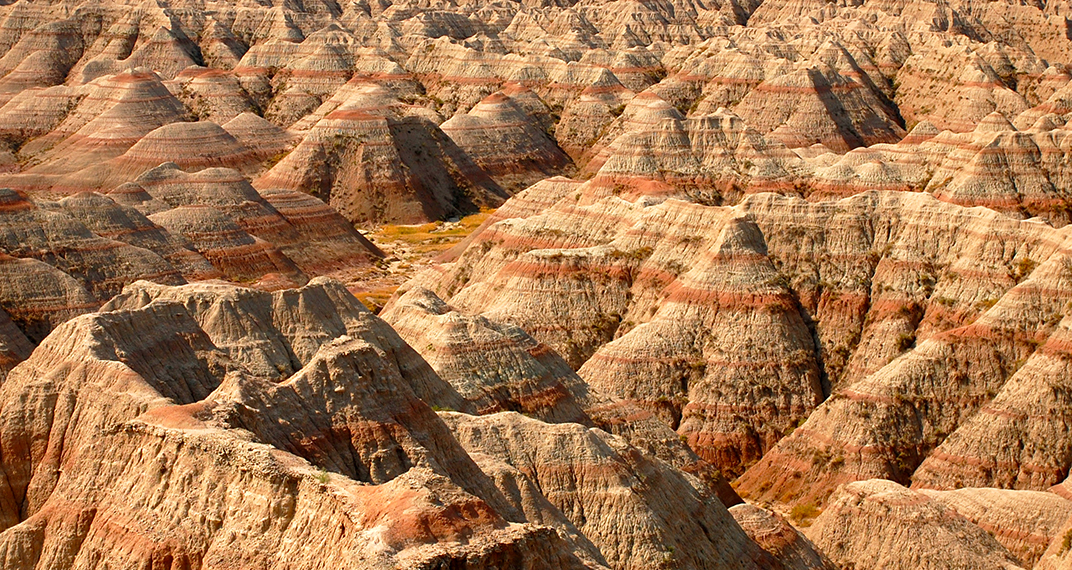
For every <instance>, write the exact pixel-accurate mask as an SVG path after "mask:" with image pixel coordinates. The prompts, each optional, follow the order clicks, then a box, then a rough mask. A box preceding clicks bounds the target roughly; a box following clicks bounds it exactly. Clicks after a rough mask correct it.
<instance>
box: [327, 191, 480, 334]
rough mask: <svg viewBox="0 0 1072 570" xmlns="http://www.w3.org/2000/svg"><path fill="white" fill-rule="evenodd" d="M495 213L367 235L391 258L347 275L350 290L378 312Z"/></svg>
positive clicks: (392, 227) (388, 228) (389, 228)
mask: <svg viewBox="0 0 1072 570" xmlns="http://www.w3.org/2000/svg"><path fill="white" fill-rule="evenodd" d="M492 212H494V210H486V211H482V212H479V213H476V214H472V215H469V216H466V217H464V218H462V219H461V220H459V221H458V222H456V223H449V222H430V223H427V224H414V225H386V226H383V227H381V228H379V229H377V230H376V231H374V232H370V233H368V234H366V235H365V237H367V238H369V240H371V241H372V242H373V243H375V244H376V246H377V247H379V248H380V249H382V250H383V251H384V253H385V254H386V255H387V257H386V259H384V260H383V262H380V263H377V264H376V265H374V266H373V267H371V268H369V269H368V270H367V271H365V272H363V273H361V274H355V275H349V276H347V278H346V279H345V281H346V283H347V287H348V288H349V289H350V292H351V293H353V294H354V296H355V297H357V298H358V299H359V300H360V301H361V302H362V303H364V304H365V306H366V307H368V309H369V310H370V311H372V312H374V313H378V312H379V311H380V309H382V308H383V306H384V305H385V304H386V303H387V301H388V300H390V299H391V295H393V294H394V293H395V291H396V290H398V287H399V285H401V284H403V283H405V282H406V281H408V280H409V278H410V277H412V276H413V274H415V273H416V272H418V271H420V270H422V269H424V268H425V267H428V265H430V264H431V263H432V260H433V259H435V258H436V256H438V255H439V254H440V253H442V252H444V251H446V250H448V249H450V248H451V247H453V246H454V245H456V244H457V243H458V242H460V241H462V240H463V239H465V238H466V237H468V236H469V235H470V234H472V233H473V231H475V230H476V229H477V228H478V227H480V224H482V223H484V221H485V220H487V219H488V217H489V216H491V214H492Z"/></svg>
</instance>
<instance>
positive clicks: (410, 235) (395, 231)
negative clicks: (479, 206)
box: [368, 210, 493, 254]
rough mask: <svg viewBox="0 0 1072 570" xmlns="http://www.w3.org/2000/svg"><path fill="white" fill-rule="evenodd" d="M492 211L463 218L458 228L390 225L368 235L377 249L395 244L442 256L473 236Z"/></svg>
mask: <svg viewBox="0 0 1072 570" xmlns="http://www.w3.org/2000/svg"><path fill="white" fill-rule="evenodd" d="M492 212H493V210H487V211H484V212H479V213H476V214H472V215H469V216H466V217H464V218H462V219H461V220H460V221H459V222H458V223H457V224H446V223H444V222H429V223H427V224H418V225H387V226H383V227H381V228H380V229H378V230H376V231H375V232H372V233H371V234H369V236H368V238H369V239H371V240H372V241H373V242H374V243H376V244H377V245H381V244H382V245H388V246H389V244H391V243H395V244H398V245H404V246H407V248H408V250H409V251H410V252H411V253H416V254H422V253H439V252H441V251H446V250H448V249H450V248H451V247H453V246H454V244H456V243H458V242H460V241H462V240H463V239H465V237H466V236H468V235H469V234H471V233H473V231H474V230H476V229H477V228H478V227H479V226H480V224H482V223H484V220H486V219H488V216H490V215H491V213H492Z"/></svg>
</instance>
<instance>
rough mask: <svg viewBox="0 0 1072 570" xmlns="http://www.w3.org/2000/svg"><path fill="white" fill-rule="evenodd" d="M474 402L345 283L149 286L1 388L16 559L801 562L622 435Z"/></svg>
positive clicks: (6, 550) (588, 564)
mask: <svg viewBox="0 0 1072 570" xmlns="http://www.w3.org/2000/svg"><path fill="white" fill-rule="evenodd" d="M433 408H436V409H455V410H461V411H459V412H441V413H440V414H439V415H437V414H436V413H435V412H434V411H433ZM466 411H468V412H474V411H476V410H475V409H474V408H473V407H472V405H471V404H470V403H469V401H468V400H466V399H465V398H464V397H463V396H462V395H461V394H459V392H457V391H456V390H455V389H454V388H453V386H452V385H451V384H450V383H448V382H446V381H444V380H443V379H441V378H440V377H439V376H438V375H437V374H436V372H435V371H434V370H433V369H432V368H431V367H430V366H429V365H428V364H427V363H426V362H425V361H424V360H423V359H421V358H420V356H418V355H417V353H416V352H415V351H414V350H413V349H412V348H410V346H409V345H407V344H406V343H405V341H403V340H402V338H400V337H399V336H398V335H397V334H396V333H395V332H394V330H393V329H392V328H391V327H390V326H389V325H387V324H386V323H385V322H384V321H382V320H380V319H379V318H377V317H375V316H373V315H372V314H371V313H369V312H368V311H367V310H366V309H364V307H363V306H362V305H361V303H360V302H358V301H357V300H356V299H355V298H354V297H353V296H352V295H350V294H349V293H348V292H347V291H346V290H345V289H344V288H343V287H342V286H341V284H339V283H337V282H333V281H330V280H324V279H316V280H314V281H312V282H311V283H310V284H309V285H307V286H305V287H303V288H301V289H291V290H284V291H277V292H274V293H269V292H264V291H257V290H253V289H243V288H238V287H234V286H232V285H224V284H192V285H184V286H179V287H172V286H164V285H155V284H152V283H149V282H144V281H140V282H137V283H135V284H133V285H131V286H128V287H127V288H126V289H125V290H124V291H123V292H122V294H120V295H118V296H117V297H116V298H114V299H113V300H112V301H110V302H109V303H108V304H107V305H105V307H104V308H103V309H102V311H100V312H98V313H93V314H89V315H83V316H80V317H76V318H73V319H71V320H69V321H68V322H66V323H64V324H63V325H61V326H60V327H58V328H57V329H56V330H55V331H53V333H52V334H51V335H50V336H49V337H48V338H47V339H45V340H44V341H43V342H42V343H41V344H40V346H38V347H37V348H36V349H35V350H34V351H33V354H32V355H31V356H30V357H29V358H28V359H27V360H26V361H25V362H23V363H22V364H20V365H18V366H17V367H15V368H14V370H13V371H12V372H11V373H10V375H9V376H8V378H7V379H6V381H5V382H4V384H3V387H2V388H0V433H2V437H3V441H4V442H5V445H4V448H3V450H2V452H0V462H2V463H0V464H2V466H3V477H4V479H5V488H7V489H9V492H8V493H6V494H5V495H4V497H3V498H2V500H0V545H2V546H0V556H2V557H3V560H4V565H5V567H11V568H36V567H40V566H41V565H45V566H48V567H52V568H67V567H81V566H83V565H85V564H100V563H107V564H109V565H121V566H123V565H137V564H157V563H180V564H186V565H191V566H197V565H202V566H212V565H228V566H233V567H242V568H245V567H251V568H252V567H257V566H258V565H260V564H263V563H265V561H268V560H271V561H273V563H276V564H278V563H286V564H289V565H292V566H295V567H319V565H322V564H324V563H339V564H353V563H359V564H360V565H362V566H363V567H369V568H379V567H384V568H388V567H407V568H426V567H439V566H442V565H452V564H453V565H459V564H460V565H465V566H466V567H472V568H484V567H488V568H501V567H511V568H543V567H556V568H606V567H610V568H647V567H651V566H652V565H659V566H661V567H668V568H772V567H774V568H777V567H781V564H782V562H781V559H780V558H779V557H778V556H779V555H778V553H774V554H773V555H772V554H771V553H768V552H767V551H765V550H763V549H762V548H760V546H759V545H757V544H756V543H755V542H753V540H752V539H750V538H749V535H747V534H746V533H745V532H744V531H743V530H742V529H741V528H740V526H738V525H737V523H736V522H734V519H733V517H732V516H731V515H730V513H729V512H728V511H727V510H726V508H725V506H723V504H722V502H720V501H719V499H718V496H717V495H716V494H715V493H714V492H713V491H712V490H711V489H710V487H708V486H707V485H705V484H704V482H703V481H701V480H700V479H698V478H696V477H694V476H692V475H689V474H686V473H684V472H682V471H680V470H678V469H675V468H674V467H673V466H672V465H671V464H669V463H665V462H663V461H662V460H660V459H657V458H655V457H654V456H652V455H649V454H647V453H646V452H645V451H643V450H642V449H639V448H637V447H634V446H632V445H630V444H629V443H628V442H627V441H626V440H625V439H623V438H621V437H618V436H614V435H611V434H609V433H606V432H604V431H602V430H598V429H592V428H588V427H585V426H583V425H580V424H576V423H562V424H550V423H545V422H543V421H540V420H537V419H533V418H526V417H524V416H521V415H519V414H516V413H506V412H501V413H495V414H491V415H486V416H472V415H467V414H466V413H464V412H466ZM59 433H63V434H64V435H63V436H58V435H56V434H59ZM534 441H539V442H540V443H538V444H537V445H536V446H535V447H533V442H534ZM103 449H107V450H108V452H107V453H101V452H100V450H103ZM534 450H539V453H540V454H539V455H533V454H532V451H534ZM250 497H260V498H259V499H255V500H252V501H251V499H250ZM685 513H687V515H686V516H682V515H683V514H685ZM117 529H122V531H121V532H117ZM299 545H300V546H299ZM787 560H788V559H787ZM168 561H170V562H168ZM332 561H334V562H332Z"/></svg>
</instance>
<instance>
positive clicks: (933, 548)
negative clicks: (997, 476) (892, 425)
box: [807, 479, 1020, 570]
mask: <svg viewBox="0 0 1072 570" xmlns="http://www.w3.org/2000/svg"><path fill="white" fill-rule="evenodd" d="M807 535H808V536H809V537H810V538H811V539H812V540H813V541H814V542H815V544H816V545H817V546H818V547H819V548H821V549H822V550H823V552H824V553H826V554H827V555H828V556H830V559H831V560H833V561H834V563H836V564H840V565H849V564H851V565H853V567H855V568H861V569H865V568H889V569H896V568H905V569H907V568H934V569H938V568H965V569H968V568H980V569H981V568H1002V569H1007V570H1015V569H1016V568H1020V565H1019V564H1018V563H1017V561H1016V559H1015V558H1013V556H1012V555H1011V554H1009V552H1008V551H1007V550H1006V549H1005V548H1004V547H1003V546H1001V545H1000V544H999V543H998V542H997V541H996V540H995V539H994V538H993V537H992V536H990V535H989V534H987V533H986V531H984V530H983V529H981V528H979V527H977V526H975V525H973V524H972V523H971V522H969V521H968V519H966V518H964V517H963V516H961V515H959V514H958V513H957V512H956V511H954V510H953V509H951V508H949V507H946V506H944V505H942V504H941V503H938V502H936V501H934V500H931V499H930V498H929V497H927V496H926V495H923V494H920V493H917V492H914V491H911V490H909V489H906V488H904V487H902V486H900V485H898V484H897V483H894V482H892V481H884V480H879V479H875V480H870V481H859V482H856V483H852V484H849V485H846V486H845V487H843V488H842V489H841V490H840V491H839V493H838V495H837V496H835V497H834V499H833V500H832V501H831V502H830V504H829V505H828V506H827V507H826V509H825V510H824V511H823V512H822V514H820V515H819V517H818V518H816V519H815V523H814V524H813V525H812V526H811V527H809V528H808V529H807Z"/></svg>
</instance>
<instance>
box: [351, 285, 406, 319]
mask: <svg viewBox="0 0 1072 570" xmlns="http://www.w3.org/2000/svg"><path fill="white" fill-rule="evenodd" d="M397 290H398V285H391V286H388V287H380V288H378V289H373V290H372V291H358V292H357V293H354V296H355V297H357V300H358V301H361V303H362V304H363V305H365V308H367V309H368V310H370V311H372V312H373V313H379V312H380V309H382V308H383V306H384V305H385V304H387V301H388V299H390V298H391V295H394V294H395V291H397Z"/></svg>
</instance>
